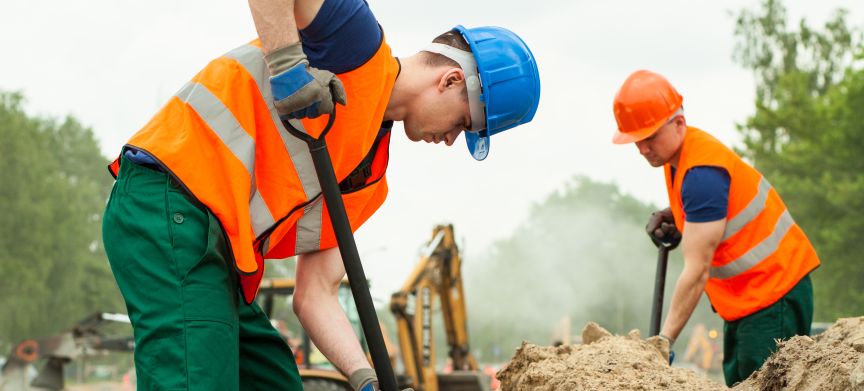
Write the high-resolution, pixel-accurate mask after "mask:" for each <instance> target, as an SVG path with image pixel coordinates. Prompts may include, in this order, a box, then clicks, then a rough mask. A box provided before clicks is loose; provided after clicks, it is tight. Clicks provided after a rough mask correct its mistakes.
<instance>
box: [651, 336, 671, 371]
mask: <svg viewBox="0 0 864 391" xmlns="http://www.w3.org/2000/svg"><path fill="white" fill-rule="evenodd" d="M645 341H646V342H648V343H649V344H651V346H654V348H656V349H657V352H658V353H660V356H662V357H663V360H665V361H668V362H669V364H670V365H671V364H672V360H673V359H674V357H675V353H672V340H671V339H669V337H667V336H665V335H663V334H660V335H655V336H653V337H650V338H648V339H647V340H645Z"/></svg>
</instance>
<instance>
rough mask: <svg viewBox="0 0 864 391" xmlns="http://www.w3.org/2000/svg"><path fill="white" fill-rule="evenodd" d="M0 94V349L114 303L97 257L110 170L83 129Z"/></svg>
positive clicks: (116, 298)
mask: <svg viewBox="0 0 864 391" xmlns="http://www.w3.org/2000/svg"><path fill="white" fill-rule="evenodd" d="M22 101H23V98H22V97H21V95H20V94H15V93H3V92H0V140H3V141H2V143H0V183H2V186H0V276H2V281H3V283H2V284H0V341H5V343H7V344H9V343H15V342H17V341H18V340H21V339H23V338H32V337H40V336H46V335H50V334H53V333H56V332H58V331H60V330H62V329H65V328H68V327H70V326H71V325H72V324H74V323H75V322H76V321H78V320H80V319H82V318H84V317H86V316H87V315H89V314H90V313H92V312H95V311H100V310H102V311H106V310H110V311H120V310H122V309H123V306H122V300H121V299H120V295H119V292H118V291H117V288H116V285H115V284H114V280H113V278H112V276H111V271H110V269H109V266H108V262H107V260H106V257H105V255H104V252H103V250H102V244H101V243H102V240H101V238H102V234H101V224H102V222H101V217H102V213H103V210H104V208H105V200H106V198H107V196H108V191H109V190H110V188H111V183H112V181H111V177H110V176H109V175H108V173H107V171H106V169H105V167H106V164H107V163H108V162H107V161H106V160H105V158H104V157H103V156H102V155H101V153H100V152H99V147H98V144H97V142H96V140H95V139H94V137H93V133H92V131H90V129H87V128H84V127H83V126H81V124H79V123H78V122H77V121H76V120H75V119H74V118H71V117H67V118H66V119H65V120H63V121H62V122H60V123H58V122H56V121H54V120H50V119H45V118H38V117H31V116H28V115H27V114H26V113H25V112H24V111H23V108H22Z"/></svg>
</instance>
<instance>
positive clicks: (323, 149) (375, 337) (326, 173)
mask: <svg viewBox="0 0 864 391" xmlns="http://www.w3.org/2000/svg"><path fill="white" fill-rule="evenodd" d="M333 106H334V108H333V114H331V115H330V119H329V120H328V121H327V126H326V127H325V128H324V130H323V131H322V132H321V136H319V137H318V138H314V137H312V136H310V135H309V134H307V133H306V132H303V131H301V130H299V129H297V128H295V127H294V126H293V125H291V123H290V122H288V121H286V120H283V121H282V124H284V125H285V129H287V130H288V132H289V133H291V134H292V135H293V136H294V137H297V138H299V139H300V140H303V141H304V142H306V145H307V146H308V147H309V153H310V154H311V155H312V163H313V164H314V165H315V171H316V172H317V174H318V182H319V183H320V184H321V192H322V193H323V194H324V202H326V203H327V211H328V214H329V216H330V221H331V222H332V224H333V231H334V233H335V234H336V242H337V243H338V244H339V252H341V253H342V263H343V264H344V265H345V273H346V274H347V275H348V282H349V283H350V285H351V294H352V295H353V296H354V303H355V304H356V306H357V313H358V314H359V315H360V324H361V325H362V326H363V334H364V335H365V336H366V341H367V344H368V345H369V353H370V355H371V356H372V364H373V366H374V367H375V373H376V375H377V376H378V383H379V386H380V387H381V390H382V391H398V388H397V386H396V376H395V375H394V374H393V367H392V366H391V364H390V356H389V355H388V354H387V348H386V347H385V346H384V337H383V336H382V335H381V327H380V326H379V323H378V315H377V314H376V313H375V306H374V304H373V303H372V295H371V294H370V293H369V285H368V284H367V283H366V273H364V272H363V265H362V264H361V263H360V254H359V253H358V252H357V243H355V242H354V233H353V232H351V225H350V224H349V222H348V215H347V214H346V213H345V204H344V203H343V202H342V193H341V192H340V191H339V182H338V181H337V179H336V173H335V172H334V171H333V162H332V160H330V153H329V152H328V151H327V142H326V140H324V136H325V135H326V134H327V132H329V131H330V128H331V127H332V126H333V122H334V121H335V120H336V105H335V103H334V105H333Z"/></svg>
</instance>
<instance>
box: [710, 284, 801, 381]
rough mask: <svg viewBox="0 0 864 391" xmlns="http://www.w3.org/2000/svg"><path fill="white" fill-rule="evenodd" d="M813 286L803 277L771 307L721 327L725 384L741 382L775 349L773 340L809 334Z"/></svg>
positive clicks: (775, 344) (775, 345)
mask: <svg viewBox="0 0 864 391" xmlns="http://www.w3.org/2000/svg"><path fill="white" fill-rule="evenodd" d="M812 322H813V283H812V282H810V275H809V274H808V275H806V276H804V278H802V279H801V281H799V282H798V284H796V285H795V286H794V287H792V290H790V291H789V293H787V294H786V295H785V296H783V297H781V298H780V300H777V302H776V303H774V304H772V305H771V306H770V307H767V308H764V309H762V310H760V311H758V312H755V313H753V314H750V315H747V316H745V317H743V318H741V319H738V320H736V321H733V322H726V323H725V324H724V326H723V334H724V336H723V374H724V375H725V377H726V385H727V386H729V387H731V386H732V385H733V384H735V383H738V382H740V381H743V380H744V379H746V378H747V377H748V376H750V374H751V373H753V372H755V371H756V370H758V369H759V368H760V367H761V366H762V364H763V363H764V362H765V360H767V359H768V357H769V356H770V355H771V353H773V352H774V351H776V350H777V343H776V340H778V339H780V340H785V339H789V338H791V337H793V336H796V335H810V325H811V323H812Z"/></svg>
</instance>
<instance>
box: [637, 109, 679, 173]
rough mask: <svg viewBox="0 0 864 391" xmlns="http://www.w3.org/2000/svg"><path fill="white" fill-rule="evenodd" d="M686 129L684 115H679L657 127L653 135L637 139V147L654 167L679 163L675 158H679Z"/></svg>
mask: <svg viewBox="0 0 864 391" xmlns="http://www.w3.org/2000/svg"><path fill="white" fill-rule="evenodd" d="M686 129H687V125H686V123H685V122H684V117H682V116H677V117H675V118H673V119H672V120H670V121H669V122H667V123H666V124H665V125H663V126H661V127H660V129H657V131H656V132H654V134H653V135H651V137H648V138H646V139H644V140H642V141H637V142H636V148H638V149H639V153H640V154H642V156H644V157H645V160H647V161H648V164H650V165H651V166H652V167H660V166H662V165H664V164H666V163H670V162H672V163H677V162H676V161H674V160H676V159H677V158H678V151H679V150H680V149H681V143H682V142H683V141H684V132H685V131H686Z"/></svg>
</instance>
